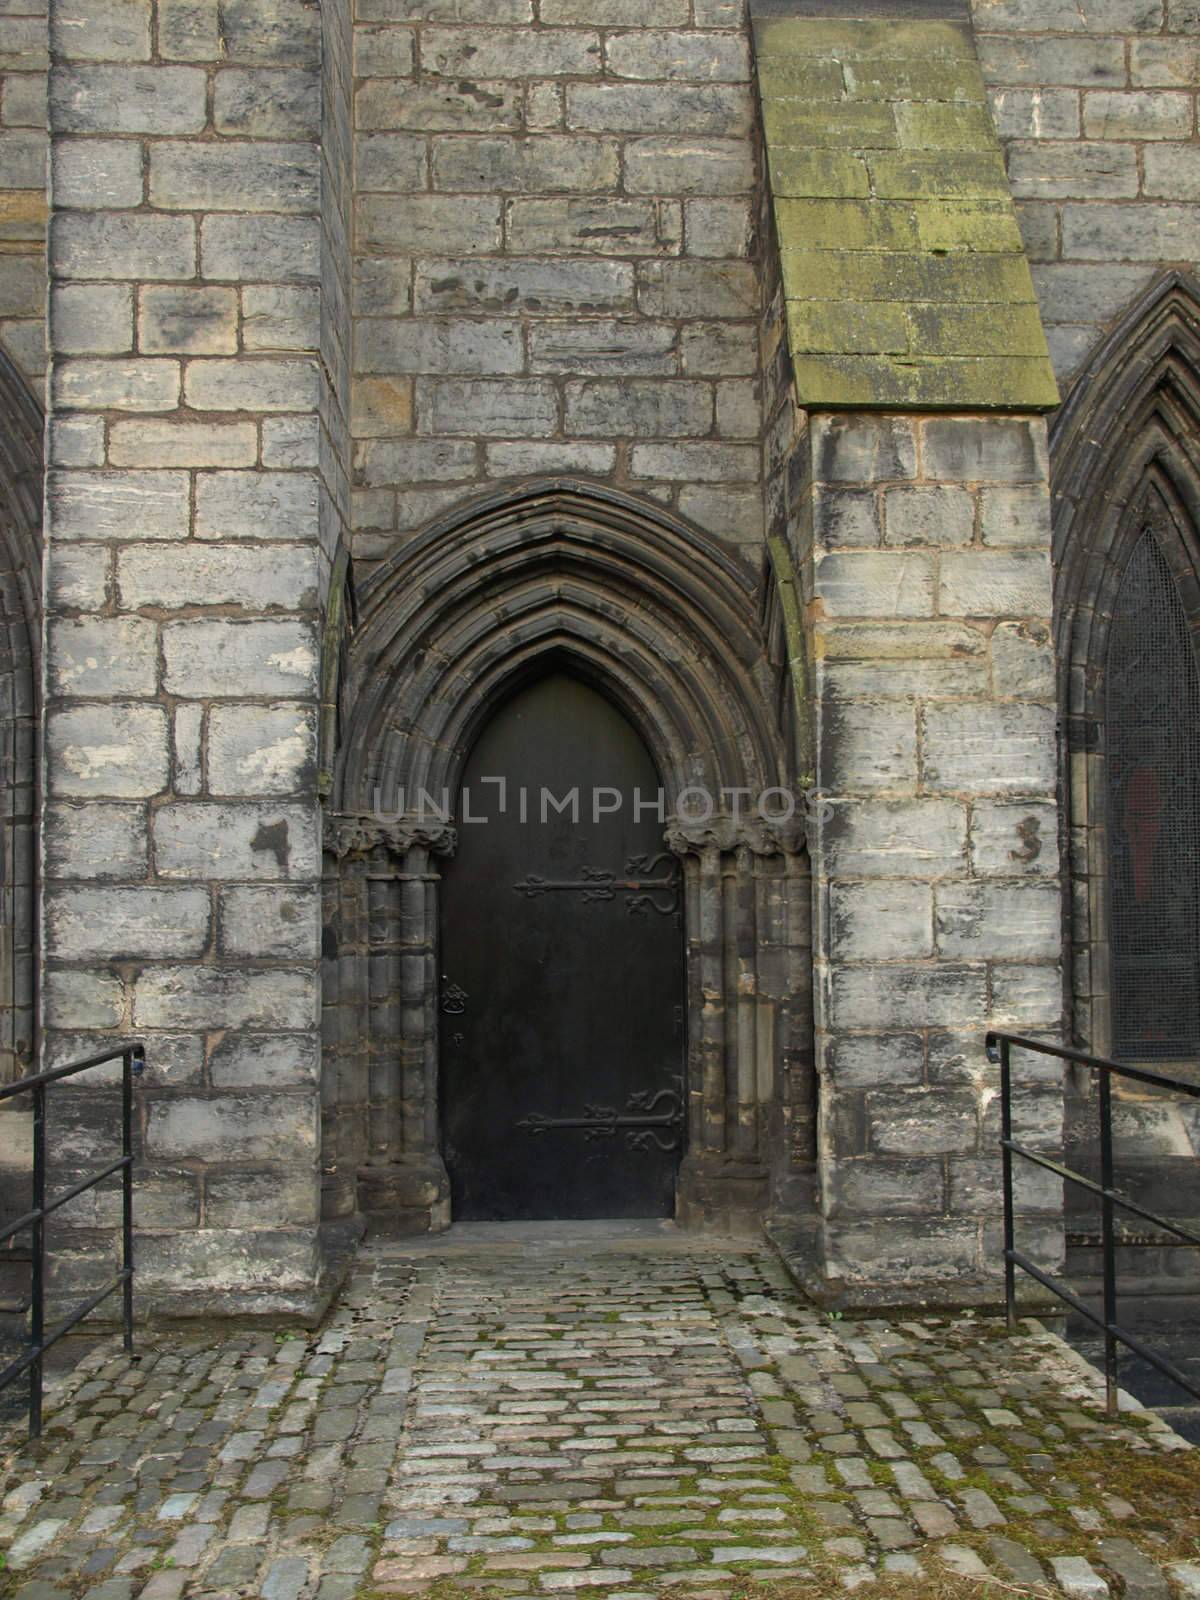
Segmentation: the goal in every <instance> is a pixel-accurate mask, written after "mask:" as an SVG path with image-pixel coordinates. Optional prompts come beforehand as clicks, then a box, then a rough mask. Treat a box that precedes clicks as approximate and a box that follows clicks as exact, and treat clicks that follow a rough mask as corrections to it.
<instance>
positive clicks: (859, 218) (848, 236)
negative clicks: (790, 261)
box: [775, 200, 920, 251]
mask: <svg viewBox="0 0 1200 1600" xmlns="http://www.w3.org/2000/svg"><path fill="white" fill-rule="evenodd" d="M775 224H776V227H777V228H778V230H779V244H780V248H781V249H784V250H795V249H807V250H837V249H841V250H903V251H911V250H913V249H914V248H915V247H916V246H917V245H918V244H919V243H920V240H919V237H918V233H917V219H916V214H915V212H914V210H913V207H912V206H910V205H905V204H903V203H900V202H895V201H884V202H880V201H873V200H777V201H776V202H775Z"/></svg>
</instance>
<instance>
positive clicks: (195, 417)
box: [44, 0, 348, 1314]
mask: <svg viewBox="0 0 1200 1600" xmlns="http://www.w3.org/2000/svg"><path fill="white" fill-rule="evenodd" d="M51 13H52V14H51V36H52V38H53V40H54V55H53V60H52V68H51V75H50V132H51V145H52V170H53V186H52V188H53V212H52V215H51V219H50V271H51V290H52V302H51V314H50V356H51V372H50V396H49V409H50V420H49V458H50V464H51V471H50V475H49V480H48V488H47V501H46V513H47V515H46V617H47V652H46V654H47V677H46V736H45V751H46V766H47V771H46V794H47V802H46V808H45V822H44V837H45V853H46V868H45V875H44V881H45V956H46V982H45V994H44V1017H45V1027H46V1041H47V1052H48V1055H49V1057H50V1059H51V1060H57V1059H62V1058H63V1057H66V1056H71V1055H75V1054H78V1053H82V1052H83V1051H85V1050H99V1049H102V1048H103V1047H104V1046H105V1045H112V1044H114V1043H116V1042H118V1041H120V1040H124V1039H127V1038H129V1037H131V1036H133V1035H137V1036H140V1037H143V1038H144V1039H145V1041H146V1046H147V1059H148V1071H147V1077H146V1081H145V1085H144V1088H143V1091H142V1093H141V1095H140V1097H139V1099H140V1103H141V1105H142V1108H143V1113H144V1127H143V1129H142V1134H143V1139H144V1150H145V1155H146V1158H147V1162H148V1164H149V1165H151V1166H152V1168H153V1179H152V1180H151V1178H150V1177H149V1176H147V1178H146V1188H145V1190H144V1192H145V1193H147V1194H148V1193H150V1192H151V1190H152V1189H153V1191H155V1192H156V1195H157V1198H156V1203H155V1205H154V1207H153V1209H152V1210H151V1209H150V1208H146V1209H145V1210H143V1213H142V1217H141V1219H140V1221H141V1230H142V1231H141V1240H140V1244H139V1258H138V1273H139V1280H138V1285H139V1301H140V1304H141V1305H142V1306H143V1307H145V1308H147V1309H154V1308H157V1309H161V1310H164V1311H170V1312H179V1313H181V1314H195V1313H203V1312H206V1311H213V1310H220V1311H226V1310H228V1311H243V1310H246V1311H291V1310H301V1311H305V1312H311V1311H312V1309H313V1308H314V1307H315V1306H316V1305H317V1304H318V1303H319V1295H320V1288H319V1251H318V1231H317V1223H318V1115H319V1096H318V1079H319V1024H318V1012H319V999H320V969H319V961H320V957H319V950H318V939H319V933H320V925H321V912H320V880H321V862H320V845H319V811H318V801H317V789H316V767H317V759H316V756H317V752H316V718H317V704H318V698H319V694H318V682H319V651H320V645H319V641H320V637H321V616H322V610H323V602H324V595H325V589H326V583H327V574H328V571H329V565H330V559H331V547H332V545H333V544H334V543H335V542H336V540H337V537H338V529H339V525H340V512H341V509H342V507H343V506H344V501H345V491H344V488H343V487H342V486H341V484H340V479H339V474H338V471H337V468H336V465H335V464H334V463H335V461H336V456H337V448H336V445H335V446H334V447H333V448H328V447H327V448H325V449H322V444H321V440H322V434H323V432H324V433H325V435H326V437H327V441H328V440H329V439H336V437H337V435H338V433H339V431H340V425H339V421H338V418H339V415H340V413H341V411H342V409H343V398H344V394H345V381H344V370H343V369H344V367H345V362H344V361H342V360H339V357H338V354H337V350H338V344H339V338H338V334H337V330H336V327H335V324H336V323H337V321H338V317H339V315H340V312H339V309H338V305H337V304H336V301H337V299H338V296H337V287H338V283H337V273H336V271H335V270H334V267H333V265H330V270H329V271H328V272H327V273H326V274H324V276H323V274H322V270H321V263H322V252H323V248H324V249H325V253H326V255H327V257H328V256H329V249H328V246H326V245H323V240H324V239H325V237H326V235H330V234H336V232H337V218H338V215H339V214H340V213H339V197H338V195H337V194H336V192H335V191H336V189H337V186H338V184H339V183H340V182H341V181H343V175H344V172H345V164H344V162H343V161H342V160H341V159H340V157H339V151H340V148H341V147H340V145H339V144H338V142H337V141H336V140H333V141H330V142H329V143H328V146H327V148H324V149H323V145H322V137H323V127H322V123H323V113H324V111H325V110H326V109H327V108H328V103H329V100H330V97H331V95H332V94H333V92H334V91H333V88H332V87H331V86H332V85H333V83H334V80H335V79H337V78H338V76H339V75H338V70H337V69H338V61H339V60H340V56H339V55H338V52H337V51H336V50H334V49H332V48H325V49H323V45H322V36H321V35H322V22H323V21H324V23H325V24H326V31H327V33H328V35H329V37H330V39H332V38H333V34H334V32H335V31H336V30H335V22H336V18H337V16H338V13H339V7H338V5H337V4H336V3H334V4H331V5H330V6H328V7H326V6H322V7H321V8H320V10H318V9H317V8H316V7H312V6H309V5H306V4H302V3H299V0H248V3H246V4H242V5H238V6H236V7H228V6H227V7H224V8H223V9H222V13H221V15H220V17H218V7H217V5H216V4H213V3H209V0H198V3H196V4H194V5H193V4H188V5H178V4H175V3H171V0H158V3H152V0H122V3H121V4H120V5H119V6H115V7H114V6H109V5H105V4H103V3H99V4H97V5H96V6H94V7H90V8H89V9H88V15H87V18H86V21H85V24H84V25H83V26H80V25H79V20H78V12H77V11H76V10H72V11H71V12H70V14H69V15H67V16H65V17H64V18H63V19H61V22H62V23H63V24H65V25H58V26H56V15H55V7H54V5H53V4H52V6H51ZM322 67H324V69H325V71H324V81H325V88H324V89H323V88H322V76H321V73H322ZM339 81H341V79H339ZM345 82H346V83H347V84H348V78H347V79H345ZM322 283H324V284H325V285H326V290H327V292H326V293H324V294H323V292H322ZM80 1093H81V1094H82V1093H83V1091H80ZM80 1104H82V1102H80ZM97 1114H99V1110H98V1112H97ZM96 1245H97V1250H98V1251H103V1250H104V1249H107V1248H109V1244H108V1243H107V1242H106V1241H105V1240H104V1239H101V1238H99V1237H98V1238H97V1240H96Z"/></svg>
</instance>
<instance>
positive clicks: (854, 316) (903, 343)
mask: <svg viewBox="0 0 1200 1600" xmlns="http://www.w3.org/2000/svg"><path fill="white" fill-rule="evenodd" d="M788 326H789V331H790V335H791V339H792V343H793V347H796V348H799V349H802V350H811V351H814V352H815V351H828V352H831V353H843V354H848V353H851V352H855V351H862V352H865V353H868V354H886V353H889V352H892V353H902V352H904V351H907V350H909V349H910V348H911V336H910V329H909V322H908V307H907V306H905V305H903V304H897V303H894V302H891V301H887V300H857V301H856V300H835V301H830V300H806V301H803V302H801V303H799V304H795V305H792V306H789V308H788Z"/></svg>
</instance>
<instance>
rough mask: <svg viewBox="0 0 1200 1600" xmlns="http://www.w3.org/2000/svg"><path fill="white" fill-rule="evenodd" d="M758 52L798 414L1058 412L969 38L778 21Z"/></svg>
mask: <svg viewBox="0 0 1200 1600" xmlns="http://www.w3.org/2000/svg"><path fill="white" fill-rule="evenodd" d="M755 44H756V55H757V60H758V71H759V93H760V97H761V101H762V112H763V123H764V130H765V134H766V140H767V154H768V168H769V174H770V183H771V191H772V200H773V206H774V215H775V227H776V233H777V236H778V241H779V248H780V252H781V262H782V269H783V282H784V293H785V298H786V308H787V323H788V345H789V349H790V351H791V354H792V359H793V370H794V374H795V380H796V388H797V393H798V398H799V400H800V402H801V404H803V405H809V406H830V407H862V408H880V407H896V408H905V409H914V410H921V409H942V408H957V407H962V408H978V409H987V408H994V409H1003V410H1045V409H1048V408H1050V407H1051V406H1054V405H1055V404H1057V401H1058V393H1057V388H1056V386H1055V382H1054V378H1053V374H1052V371H1051V367H1050V362H1049V356H1048V354H1047V350H1046V343H1045V337H1044V334H1043V332H1042V328H1041V323H1040V320H1039V317H1038V312H1037V307H1036V302H1035V299H1034V293H1033V284H1032V280H1031V278H1030V273H1029V267H1028V263H1027V262H1026V259H1025V255H1024V250H1023V246H1022V242H1021V237H1020V233H1019V231H1018V228H1017V223H1016V217H1015V214H1014V211H1013V205H1012V198H1011V195H1010V193H1009V190H1008V185H1007V178H1006V175H1005V171H1004V161H1003V157H1002V155H1001V152H1000V148H999V145H998V143H997V141H996V135H995V131H994V129H993V127H992V122H991V116H990V113H989V110H988V105H987V99H986V95H985V92H984V85H983V79H982V76H981V73H980V70H979V63H978V60H977V58H976V56H975V49H974V41H973V37H972V35H971V32H970V30H969V28H967V27H965V26H963V25H961V24H958V23H945V22H932V21H917V22H910V23H909V22H899V21H896V20H894V19H888V20H886V21H883V20H880V21H872V20H866V19H853V20H848V21H843V20H834V19H822V18H786V19H785V18H774V19H765V20H763V21H761V22H759V23H758V24H756V27H755Z"/></svg>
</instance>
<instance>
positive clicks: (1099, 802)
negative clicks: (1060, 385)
mask: <svg viewBox="0 0 1200 1600" xmlns="http://www.w3.org/2000/svg"><path fill="white" fill-rule="evenodd" d="M1051 460H1052V467H1053V471H1052V482H1053V485H1054V553H1055V571H1056V578H1055V608H1054V609H1055V627H1056V643H1057V648H1058V660H1059V675H1060V676H1059V696H1060V705H1061V708H1062V715H1061V723H1060V725H1061V728H1062V741H1063V748H1062V768H1061V770H1062V775H1063V776H1062V782H1063V789H1064V804H1063V807H1062V814H1063V817H1064V819H1066V823H1065V826H1066V830H1067V832H1066V837H1065V838H1064V846H1065V859H1067V860H1068V861H1069V863H1070V878H1071V893H1070V895H1069V896H1068V897H1067V899H1066V902H1065V911H1064V922H1065V932H1066V934H1067V941H1066V942H1067V946H1068V954H1069V960H1068V961H1067V963H1066V969H1065V970H1066V972H1067V973H1068V975H1069V976H1068V991H1067V995H1066V1002H1067V1013H1068V1017H1069V1021H1070V1035H1069V1042H1070V1043H1072V1044H1075V1045H1078V1046H1080V1047H1082V1048H1084V1049H1087V1050H1091V1051H1095V1052H1096V1053H1098V1054H1101V1055H1120V1056H1121V1057H1122V1058H1123V1059H1125V1060H1130V1061H1133V1062H1135V1063H1138V1062H1140V1063H1141V1064H1143V1065H1149V1066H1155V1065H1158V1066H1160V1067H1161V1066H1162V1064H1163V1063H1164V1062H1165V1063H1166V1068H1165V1070H1167V1071H1168V1072H1183V1073H1189V1074H1190V1073H1192V1072H1194V1070H1195V1069H1194V1059H1195V1057H1194V1050H1193V1049H1192V1048H1191V1047H1190V1046H1191V1042H1192V1040H1193V1038H1194V1035H1195V1028H1196V1022H1195V1016H1194V1005H1195V998H1196V995H1197V994H1198V993H1200V928H1198V925H1197V921H1196V895H1195V861H1194V839H1195V836H1196V830H1197V826H1198V825H1200V824H1198V818H1200V794H1198V793H1197V789H1198V786H1200V771H1198V770H1197V768H1196V764H1195V758H1194V752H1195V751H1196V749H1197V748H1198V744H1200V721H1198V711H1197V708H1198V706H1200V686H1198V679H1197V671H1198V662H1200V652H1198V651H1197V644H1198V643H1200V291H1198V289H1197V286H1196V284H1195V283H1194V282H1193V281H1192V280H1191V279H1189V278H1186V277H1184V276H1183V275H1181V274H1178V273H1170V274H1167V275H1166V276H1164V277H1163V278H1161V279H1160V280H1159V281H1158V282H1157V283H1156V284H1155V285H1154V286H1153V287H1152V288H1151V289H1150V291H1149V292H1148V293H1147V295H1146V296H1145V297H1144V298H1143V299H1142V300H1141V301H1140V302H1139V303H1138V304H1136V305H1135V306H1134V307H1133V308H1132V309H1131V310H1130V311H1129V312H1128V313H1127V314H1126V316H1125V317H1124V318H1123V319H1122V321H1121V323H1120V324H1119V325H1118V327H1117V328H1116V329H1115V330H1114V332H1113V334H1112V335H1111V336H1110V338H1109V339H1108V340H1107V341H1106V342H1105V344H1104V345H1103V346H1102V347H1101V348H1100V350H1099V351H1098V352H1097V354H1096V356H1095V358H1094V360H1093V361H1092V362H1091V364H1090V366H1089V367H1088V369H1087V371H1086V372H1085V373H1084V374H1083V375H1082V377H1081V378H1080V379H1079V381H1078V383H1077V384H1076V386H1075V388H1074V390H1073V391H1072V394H1071V397H1070V399H1069V401H1068V403H1067V405H1066V406H1064V408H1063V411H1062V413H1061V414H1060V416H1059V417H1058V419H1057V420H1056V424H1055V427H1054V430H1053V432H1052V435H1051ZM1181 1046H1183V1047H1184V1048H1182V1049H1181V1048H1180V1047H1181ZM1177 1055H1178V1056H1181V1057H1183V1058H1184V1059H1180V1060H1175V1059H1172V1058H1173V1057H1175V1056H1177ZM1094 1095H1095V1086H1094V1085H1092V1084H1090V1083H1089V1082H1087V1081H1086V1080H1085V1081H1074V1080H1072V1081H1071V1082H1069V1083H1068V1092H1067V1099H1066V1106H1067V1117H1066V1141H1067V1146H1068V1160H1069V1161H1070V1164H1071V1165H1073V1166H1082V1167H1083V1168H1084V1169H1085V1170H1088V1169H1089V1168H1090V1169H1092V1170H1094V1171H1097V1172H1098V1170H1099V1154H1098V1151H1097V1149H1096V1144H1095V1129H1096V1107H1095V1104H1094ZM1115 1100H1116V1105H1115V1112H1114V1115H1115V1118H1116V1128H1117V1137H1118V1139H1119V1140H1120V1141H1123V1142H1126V1144H1127V1149H1128V1154H1127V1156H1126V1157H1125V1158H1124V1160H1123V1168H1122V1174H1123V1177H1122V1181H1123V1183H1124V1184H1125V1185H1126V1186H1127V1188H1128V1189H1129V1191H1130V1192H1131V1193H1132V1194H1133V1195H1134V1197H1135V1198H1136V1199H1137V1200H1139V1201H1140V1202H1141V1203H1142V1204H1143V1205H1147V1206H1149V1207H1150V1208H1151V1209H1154V1210H1158V1211H1160V1212H1167V1213H1169V1214H1173V1215H1186V1214H1188V1213H1193V1214H1194V1212H1195V1209H1196V1207H1197V1205H1198V1204H1200V1194H1198V1193H1197V1189H1196V1182H1195V1167H1196V1163H1195V1157H1194V1154H1191V1153H1187V1152H1186V1140H1185V1141H1182V1142H1181V1141H1180V1140H1179V1139H1178V1138H1175V1137H1172V1136H1170V1135H1169V1134H1167V1133H1166V1132H1164V1130H1163V1129H1162V1128H1161V1127H1160V1126H1159V1125H1158V1124H1156V1123H1155V1122H1154V1120H1153V1118H1152V1117H1150V1118H1149V1119H1148V1108H1147V1107H1146V1105H1145V1103H1144V1101H1143V1100H1142V1099H1141V1097H1139V1096H1136V1095H1134V1096H1130V1095H1128V1094H1126V1093H1123V1092H1122V1091H1121V1089H1120V1088H1119V1087H1118V1089H1117V1090H1116V1092H1115ZM1068 1206H1069V1208H1070V1209H1069V1211H1068V1227H1069V1229H1070V1230H1071V1233H1070V1234H1069V1237H1070V1238H1073V1239H1074V1241H1075V1244H1076V1246H1077V1247H1083V1248H1085V1250H1086V1248H1087V1247H1089V1246H1090V1247H1092V1248H1094V1246H1095V1244H1096V1243H1097V1242H1098V1235H1097V1234H1096V1220H1095V1217H1094V1216H1093V1215H1092V1213H1091V1211H1090V1208H1089V1207H1088V1205H1087V1203H1086V1202H1085V1201H1084V1200H1082V1199H1080V1198H1079V1196H1078V1195H1077V1193H1076V1191H1074V1190H1071V1189H1069V1190H1068ZM1169 1255H1170V1252H1168V1251H1164V1250H1161V1249H1154V1250H1151V1251H1149V1252H1147V1251H1145V1250H1139V1248H1138V1247H1137V1246H1133V1247H1132V1255H1131V1257H1130V1259H1129V1260H1128V1261H1127V1262H1126V1264H1125V1265H1124V1266H1123V1267H1122V1280H1123V1281H1126V1280H1127V1278H1136V1279H1139V1280H1140V1281H1141V1282H1142V1284H1143V1286H1144V1287H1145V1286H1148V1285H1150V1284H1151V1282H1152V1280H1153V1278H1154V1275H1155V1273H1156V1272H1159V1271H1164V1270H1165V1271H1166V1272H1167V1275H1168V1278H1170V1275H1171V1271H1172V1269H1171V1268H1170V1266H1169V1265H1167V1266H1165V1267H1164V1265H1163V1263H1167V1262H1168V1258H1169ZM1074 1270H1075V1271H1076V1272H1077V1273H1082V1274H1084V1275H1086V1274H1087V1273H1088V1272H1089V1270H1090V1268H1089V1265H1088V1258H1087V1256H1086V1254H1085V1255H1084V1256H1082V1257H1080V1258H1079V1259H1078V1260H1077V1261H1076V1263H1075V1267H1074ZM1178 1270H1182V1271H1185V1270H1187V1269H1186V1266H1185V1267H1181V1268H1179V1269H1178Z"/></svg>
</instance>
